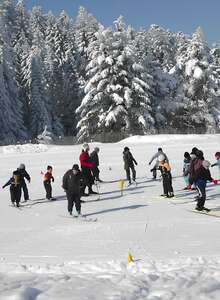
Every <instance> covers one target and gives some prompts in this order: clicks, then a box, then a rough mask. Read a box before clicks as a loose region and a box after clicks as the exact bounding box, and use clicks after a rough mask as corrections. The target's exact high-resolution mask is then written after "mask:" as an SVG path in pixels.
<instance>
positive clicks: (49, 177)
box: [44, 172, 54, 183]
mask: <svg viewBox="0 0 220 300" xmlns="http://www.w3.org/2000/svg"><path fill="white" fill-rule="evenodd" d="M51 180H52V182H54V177H53V175H52V173H50V172H47V173H45V174H44V182H49V183H51Z"/></svg>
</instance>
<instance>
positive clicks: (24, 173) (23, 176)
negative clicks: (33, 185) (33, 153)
mask: <svg viewBox="0 0 220 300" xmlns="http://www.w3.org/2000/svg"><path fill="white" fill-rule="evenodd" d="M17 171H18V173H19V175H20V177H21V190H23V193H24V201H25V202H26V201H27V200H29V193H28V188H27V184H26V182H25V179H27V181H28V182H29V183H30V182H31V177H30V175H29V174H28V172H27V171H26V169H25V165H24V164H20V166H19V167H18V168H17Z"/></svg>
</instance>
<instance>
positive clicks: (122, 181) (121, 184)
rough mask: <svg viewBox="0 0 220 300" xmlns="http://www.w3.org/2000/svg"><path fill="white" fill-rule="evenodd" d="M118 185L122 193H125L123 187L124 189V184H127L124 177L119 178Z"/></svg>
mask: <svg viewBox="0 0 220 300" xmlns="http://www.w3.org/2000/svg"><path fill="white" fill-rule="evenodd" d="M118 185H119V188H120V190H121V195H123V189H124V185H125V181H124V179H121V180H119V182H118Z"/></svg>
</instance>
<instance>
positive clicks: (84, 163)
mask: <svg viewBox="0 0 220 300" xmlns="http://www.w3.org/2000/svg"><path fill="white" fill-rule="evenodd" d="M79 160H80V164H81V168H82V169H83V168H89V169H91V168H92V167H93V163H92V162H91V159H90V156H89V153H88V152H86V151H84V150H82V152H81V154H80V156H79Z"/></svg>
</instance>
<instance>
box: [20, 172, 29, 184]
mask: <svg viewBox="0 0 220 300" xmlns="http://www.w3.org/2000/svg"><path fill="white" fill-rule="evenodd" d="M17 171H18V172H19V174H20V176H21V181H22V184H23V183H24V181H25V178H26V179H27V180H28V181H29V182H30V180H31V177H30V175H29V174H28V172H27V171H26V170H25V169H17Z"/></svg>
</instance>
